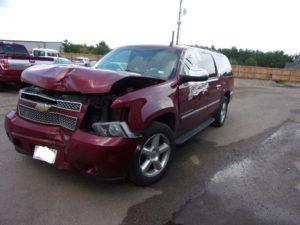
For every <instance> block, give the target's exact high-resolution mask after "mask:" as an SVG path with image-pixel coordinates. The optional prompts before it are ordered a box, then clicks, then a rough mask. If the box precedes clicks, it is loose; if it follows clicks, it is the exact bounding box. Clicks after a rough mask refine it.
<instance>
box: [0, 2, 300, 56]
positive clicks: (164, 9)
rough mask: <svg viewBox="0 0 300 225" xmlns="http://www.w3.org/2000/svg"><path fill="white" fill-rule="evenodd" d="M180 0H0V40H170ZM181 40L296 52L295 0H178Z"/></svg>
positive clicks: (298, 6)
mask: <svg viewBox="0 0 300 225" xmlns="http://www.w3.org/2000/svg"><path fill="white" fill-rule="evenodd" d="M179 1H180V0H84V1H74V0H73V1H72V0H26V1H25V0H0V21H1V24H0V40H1V39H10V40H34V41H62V40H65V39H68V40H69V41H70V42H72V43H81V44H83V43H86V44H96V43H98V42H100V41H102V40H104V41H105V42H106V43H107V44H108V45H109V46H110V47H111V48H116V47H119V46H123V45H130V44H169V43H170V41H171V35H172V31H173V30H175V31H176V29H177V21H178V11H179ZM182 4H183V8H185V9H186V11H187V13H186V15H183V16H182V26H181V36H180V44H191V45H193V44H198V45H201V46H212V45H214V46H215V47H217V48H231V47H232V46H236V47H237V48H243V49H253V50H256V49H258V50H261V51H276V50H283V51H284V52H286V53H287V54H291V55H292V54H296V53H299V52H300V29H299V27H300V23H299V21H300V17H299V15H300V13H299V12H300V1H299V0H251V1H250V0H183V2H182Z"/></svg>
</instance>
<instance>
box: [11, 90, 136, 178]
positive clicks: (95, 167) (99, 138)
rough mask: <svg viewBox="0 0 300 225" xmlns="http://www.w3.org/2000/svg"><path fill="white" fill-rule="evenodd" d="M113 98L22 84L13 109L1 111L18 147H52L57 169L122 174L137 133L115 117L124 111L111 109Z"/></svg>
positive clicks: (30, 149)
mask: <svg viewBox="0 0 300 225" xmlns="http://www.w3.org/2000/svg"><path fill="white" fill-rule="evenodd" d="M112 101H113V97H112V96H111V95H108V94H89V95H81V94H78V93H64V92H57V91H51V90H46V89H41V88H33V87H30V88H25V89H22V90H21V91H20V99H19V102H18V107H17V111H11V112H9V113H8V114H7V115H6V120H5V129H6V132H7V135H8V137H9V139H10V140H11V141H12V143H13V144H14V146H15V148H16V150H17V151H18V152H21V153H23V154H27V155H30V156H34V155H35V153H36V151H37V150H36V149H37V147H39V146H40V147H45V146H46V147H47V148H48V149H51V150H54V151H55V158H54V161H53V165H54V166H55V167H57V168H60V169H72V170H78V171H81V172H83V173H86V174H89V175H97V176H102V177H124V176H126V175H127V171H128V169H129V167H130V165H131V161H132V159H133V155H134V152H135V150H136V148H137V145H138V143H139V141H140V139H141V137H139V136H138V135H136V134H135V133H132V132H131V131H130V129H129V127H128V126H127V125H126V122H123V123H119V122H118V121H122V119H124V120H125V118H126V112H123V111H120V110H113V109H111V108H110V105H111V102H112ZM125 111H126V110H125ZM107 124H108V125H107ZM111 124H113V125H111ZM43 157H44V156H43ZM43 157H42V158H40V159H42V160H43V161H46V160H44V159H43Z"/></svg>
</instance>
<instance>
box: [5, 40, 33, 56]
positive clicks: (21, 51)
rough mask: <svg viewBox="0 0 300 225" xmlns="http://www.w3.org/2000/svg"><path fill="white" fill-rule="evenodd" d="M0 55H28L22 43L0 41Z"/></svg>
mask: <svg viewBox="0 0 300 225" xmlns="http://www.w3.org/2000/svg"><path fill="white" fill-rule="evenodd" d="M0 55H4V56H29V54H28V52H27V49H26V48H25V47H24V46H22V45H16V44H6V43H0Z"/></svg>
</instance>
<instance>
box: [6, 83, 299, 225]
mask: <svg viewBox="0 0 300 225" xmlns="http://www.w3.org/2000/svg"><path fill="white" fill-rule="evenodd" d="M299 96H300V88H293V87H278V86H277V84H276V83H273V82H268V81H255V80H236V89H235V93H234V98H233V101H232V102H231V103H230V105H229V114H228V118H227V121H226V123H225V125H224V126H223V127H222V128H213V127H209V128H207V129H206V130H205V131H203V132H202V133H200V134H198V135H197V136H195V137H194V138H193V139H191V140H190V141H188V142H187V143H185V144H184V145H181V146H178V147H177V151H176V155H175V159H174V161H173V164H172V165H171V167H170V171H169V172H168V173H167V174H166V176H165V177H164V179H163V180H162V181H161V182H159V183H157V184H155V185H153V186H151V187H144V188H141V187H137V186H135V185H133V184H132V183H130V182H128V181H125V182H124V183H119V184H112V183H107V182H103V181H98V180H95V179H90V178H86V177H83V176H81V175H79V174H77V173H73V172H66V171H60V170H57V169H54V168H52V167H51V166H49V165H47V164H45V163H42V162H39V161H36V160H33V159H31V158H29V157H27V156H23V155H21V154H19V153H17V152H15V151H14V149H13V146H12V144H11V143H10V142H9V141H8V138H7V137H6V134H5V130H4V128H3V127H4V117H5V113H7V112H8V111H9V110H11V109H13V108H15V104H16V101H17V97H18V87H17V86H15V85H5V86H3V85H1V89H0V106H1V107H0V125H1V127H2V129H1V131H0V144H1V149H0V152H1V158H0V178H1V180H0V225H40V224H44V225H52V224H53V225H54V224H55V225H57V224H59V225H64V224H66V225H67V224H72V225H76V224H78V225H81V224H89V225H94V224H98V225H99V224H104V225H106V224H124V225H125V224H128V225H134V224H143V225H147V224H149V225H150V224H151V225H156V224H158V225H165V224H168V225H175V224H177V225H179V224H182V225H189V224H207V225H212V224H220V225H221V224H222V225H223V224H224V225H225V224H243V225H245V224H249V225H250V224H251V225H253V224H270V225H274V224H280V225H281V224H282V225H287V224H288V225H293V224H295V225H296V224H300V148H299V146H300V97H299Z"/></svg>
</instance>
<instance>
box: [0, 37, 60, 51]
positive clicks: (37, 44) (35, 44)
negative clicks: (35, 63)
mask: <svg viewBox="0 0 300 225" xmlns="http://www.w3.org/2000/svg"><path fill="white" fill-rule="evenodd" d="M0 41H8V42H14V43H17V44H21V45H24V46H25V47H26V48H27V50H28V51H29V53H30V54H31V53H32V49H33V48H50V49H55V50H57V51H58V52H62V51H63V47H62V43H61V42H51V41H22V40H4V39H0Z"/></svg>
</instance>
